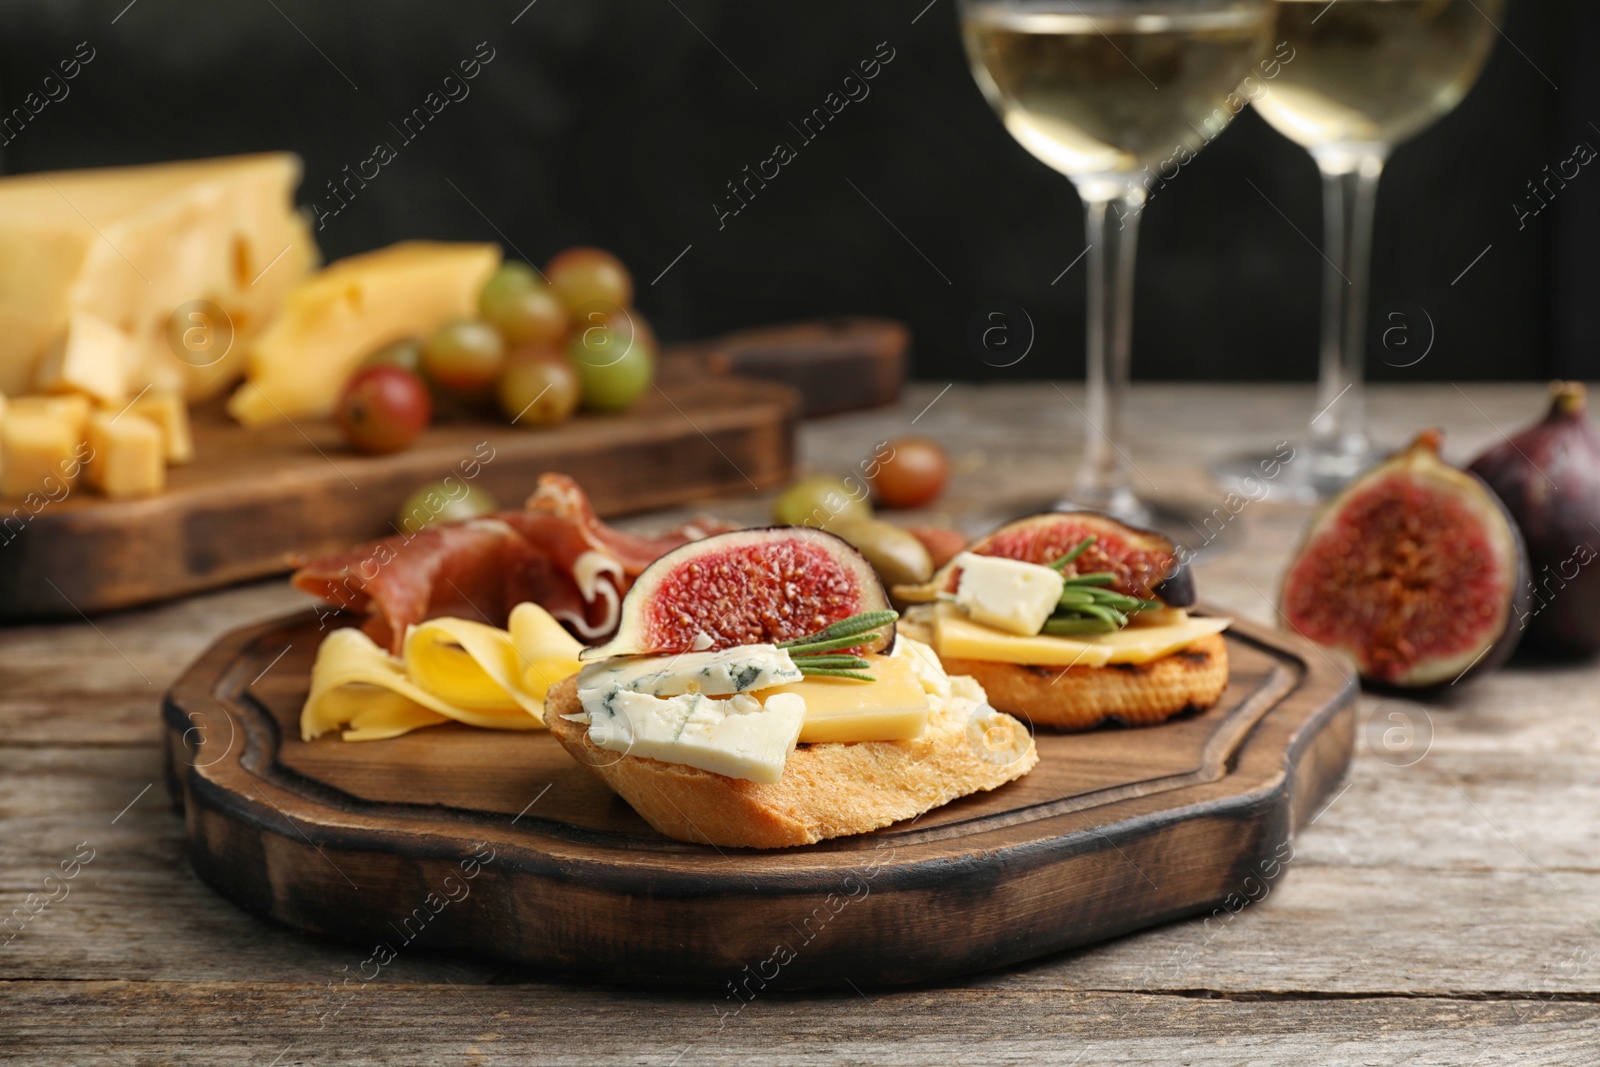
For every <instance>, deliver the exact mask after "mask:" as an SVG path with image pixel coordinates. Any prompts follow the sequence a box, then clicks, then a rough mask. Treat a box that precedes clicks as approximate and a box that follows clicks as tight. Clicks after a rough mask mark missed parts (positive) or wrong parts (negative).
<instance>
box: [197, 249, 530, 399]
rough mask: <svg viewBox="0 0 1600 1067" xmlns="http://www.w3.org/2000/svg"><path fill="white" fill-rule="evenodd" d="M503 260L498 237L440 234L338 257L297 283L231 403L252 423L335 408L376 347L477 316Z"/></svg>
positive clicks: (252, 354) (257, 346) (259, 340)
mask: <svg viewBox="0 0 1600 1067" xmlns="http://www.w3.org/2000/svg"><path fill="white" fill-rule="evenodd" d="M499 265H500V249H499V248H498V247H497V246H495V245H487V244H441V243H437V242H432V241H406V242H402V243H400V244H396V245H390V246H389V247H388V248H382V249H379V250H378V251H376V252H367V253H365V254H363V255H359V256H351V257H349V258H348V259H341V260H339V261H338V262H336V263H333V264H330V265H329V266H328V267H327V268H326V269H325V270H322V271H319V272H318V273H316V274H314V275H312V276H311V277H310V278H308V279H306V280H305V282H303V283H302V284H300V285H298V286H296V287H295V289H294V291H293V292H292V293H290V294H289V296H288V299H287V300H286V302H285V303H284V307H283V310H282V312H281V313H280V314H279V316H278V317H277V319H275V320H274V321H273V323H272V325H271V326H270V327H268V328H267V330H266V332H265V333H263V334H262V335H261V336H260V337H258V338H257V339H256V341H255V343H254V344H253V345H252V346H251V348H250V369H249V381H247V382H246V383H245V384H244V385H242V386H240V387H239V390H238V391H237V392H236V393H234V394H233V397H232V399H231V400H229V402H228V411H229V412H230V413H231V414H232V415H233V417H234V418H236V419H238V420H239V421H240V422H242V423H244V424H245V425H246V426H264V425H267V424H269V423H273V422H279V421H282V420H283V419H286V418H287V419H298V418H302V417H317V416H321V415H326V414H328V413H329V412H330V411H332V410H333V403H334V400H336V399H337V398H338V395H339V391H340V390H341V389H343V388H344V383H345V381H346V380H347V379H348V378H349V377H350V374H351V372H353V371H354V370H355V368H356V365H357V364H358V363H360V362H361V360H362V358H363V357H365V356H366V355H367V354H368V353H370V352H371V351H372V350H373V349H375V348H379V347H381V346H382V345H385V344H388V343H389V342H391V341H398V340H400V339H401V338H404V337H408V336H411V335H415V334H427V333H431V332H432V331H433V330H434V329H436V328H437V327H439V326H440V325H442V324H443V323H445V322H446V321H448V320H450V319H453V318H459V317H462V316H467V315H472V314H475V313H476V311H477V307H478V293H479V291H480V290H481V289H482V288H483V283H484V282H485V281H486V280H488V277H489V275H490V274H492V273H494V270H495V268H496V267H498V266H499Z"/></svg>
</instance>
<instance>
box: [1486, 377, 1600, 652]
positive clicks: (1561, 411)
mask: <svg viewBox="0 0 1600 1067" xmlns="http://www.w3.org/2000/svg"><path fill="white" fill-rule="evenodd" d="M1550 395H1551V402H1550V411H1549V414H1547V415H1545V417H1544V418H1543V419H1542V420H1540V421H1539V422H1536V423H1534V424H1533V425H1532V426H1529V427H1528V428H1527V429H1525V430H1522V431H1520V432H1519V433H1516V434H1513V435H1512V436H1511V437H1509V438H1507V439H1506V440H1505V441H1503V442H1501V443H1500V444H1498V445H1495V446H1494V447H1492V448H1490V449H1489V450H1488V451H1486V452H1484V453H1483V455H1481V456H1479V457H1478V458H1477V459H1475V460H1473V461H1472V466H1471V468H1470V469H1471V470H1472V472H1473V473H1474V474H1476V475H1477V476H1478V477H1480V478H1482V479H1483V480H1484V481H1485V482H1487V483H1488V484H1489V487H1490V488H1491V489H1493V490H1494V491H1495V493H1496V495H1498V496H1499V497H1500V499H1501V500H1502V501H1503V502H1504V503H1505V505H1506V509H1507V510H1508V511H1510V512H1511V514H1512V517H1513V518H1515V519H1516V521H1517V525H1518V526H1519V527H1520V528H1521V530H1522V536H1523V540H1524V541H1526V542H1527V546H1528V559H1529V562H1530V564H1531V570H1532V576H1531V589H1530V590H1529V592H1530V593H1531V594H1532V595H1531V598H1530V600H1529V602H1528V607H1527V611H1526V613H1525V614H1523V615H1522V616H1521V617H1520V619H1519V620H1518V621H1517V623H1516V624H1515V625H1518V626H1521V627H1523V628H1524V629H1525V630H1526V635H1525V638H1526V641H1527V645H1528V647H1530V648H1538V649H1542V650H1544V651H1547V652H1557V653H1564V654H1569V655H1571V654H1577V655H1593V654H1594V653H1596V652H1600V562H1597V561H1596V556H1597V555H1600V436H1596V434H1595V431H1594V427H1593V426H1591V425H1590V424H1589V419H1588V416H1587V407H1588V404H1587V399H1586V397H1585V394H1584V388H1583V385H1582V384H1581V383H1579V382H1555V383H1553V384H1552V385H1551V387H1550Z"/></svg>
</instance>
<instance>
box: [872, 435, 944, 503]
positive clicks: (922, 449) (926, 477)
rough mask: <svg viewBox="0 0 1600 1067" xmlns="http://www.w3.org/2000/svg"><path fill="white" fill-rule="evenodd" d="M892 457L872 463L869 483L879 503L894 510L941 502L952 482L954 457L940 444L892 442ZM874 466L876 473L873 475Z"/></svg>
mask: <svg viewBox="0 0 1600 1067" xmlns="http://www.w3.org/2000/svg"><path fill="white" fill-rule="evenodd" d="M889 449H890V451H889V453H888V455H887V456H885V457H884V458H882V459H877V460H874V461H869V463H868V464H867V470H868V471H869V475H870V476H869V478H868V480H869V481H871V482H872V489H873V491H874V492H875V493H876V494H877V496H878V499H879V500H880V501H882V502H883V503H884V504H885V505H886V506H888V507H891V508H920V507H922V506H924V505H926V504H931V503H932V502H933V501H935V500H937V499H938V497H939V494H940V493H942V492H944V486H945V483H946V482H948V481H949V480H950V457H949V456H947V455H946V454H945V451H944V448H943V447H941V446H940V444H939V442H937V441H932V440H929V439H928V438H926V437H902V438H899V439H898V440H895V441H890V442H889ZM874 464H875V465H876V467H877V471H876V473H870V472H871V470H872V467H873V466H874Z"/></svg>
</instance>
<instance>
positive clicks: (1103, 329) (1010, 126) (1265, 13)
mask: <svg viewBox="0 0 1600 1067" xmlns="http://www.w3.org/2000/svg"><path fill="white" fill-rule="evenodd" d="M1275 14H1276V10H1275V5H1274V3H1273V2H1272V0H1064V2H1063V0H963V3H962V4H961V24H962V36H963V39H964V41H965V44H966V49H967V57H968V59H969V60H970V61H971V64H972V73H973V77H974V78H975V79H976V80H977V82H978V85H979V87H980V88H982V90H983V92H984V95H985V96H986V97H988V99H989V102H990V103H991V104H992V105H993V106H994V108H995V110H996V111H997V112H999V114H1000V117H1001V119H1002V120H1003V121H1004V122H1005V126H1006V129H1007V130H1008V131H1010V133H1011V135H1012V136H1013V137H1014V138H1016V139H1017V141H1018V142H1019V143H1021V144H1022V146H1023V147H1024V148H1026V149H1027V150H1028V151H1029V152H1031V153H1033V155H1034V156H1036V157H1037V158H1038V159H1040V160H1041V161H1043V162H1044V163H1046V164H1048V165H1049V166H1051V167H1053V168H1054V169H1056V170H1057V171H1059V172H1061V173H1062V174H1064V175H1066V176H1067V177H1068V178H1070V179H1072V181H1073V183H1074V184H1075V185H1076V186H1077V189H1078V195H1079V197H1080V198H1081V199H1082V201H1083V206H1084V214H1085V220H1086V224H1085V237H1086V239H1087V242H1088V245H1089V250H1088V276H1089V301H1088V348H1087V353H1088V393H1087V410H1086V412H1085V414H1086V416H1087V420H1088V423H1089V426H1088V430H1087V438H1086V444H1085V455H1084V461H1083V466H1082V467H1081V468H1080V470H1079V473H1078V478H1077V482H1076V484H1075V486H1074V487H1073V489H1072V491H1071V493H1070V496H1069V497H1068V498H1067V499H1066V500H1064V501H1062V503H1061V506H1063V507H1071V506H1077V507H1086V508H1094V509H1096V510H1100V511H1106V512H1109V513H1111V514H1113V515H1116V516H1118V517H1119V518H1123V519H1126V520H1128V521H1131V522H1148V521H1149V519H1150V514H1149V510H1148V509H1147V508H1146V507H1145V505H1144V504H1143V503H1141V502H1140V501H1139V499H1138V497H1137V496H1136V495H1135V493H1134V492H1133V488H1132V484H1131V482H1130V479H1129V476H1128V466H1129V461H1128V458H1127V452H1126V444H1125V441H1124V436H1123V406H1124V402H1125V398H1126V394H1127V385H1128V370H1129V368H1128V359H1129V336H1130V324H1131V317H1132V299H1133V264H1134V242H1135V235H1136V233H1137V227H1138V218H1139V213H1140V210H1141V208H1142V207H1143V205H1144V202H1145V200H1146V199H1147V197H1148V195H1149V188H1150V186H1151V184H1152V183H1153V181H1154V174H1155V172H1156V171H1157V170H1159V169H1160V168H1162V166H1163V164H1165V163H1167V162H1168V161H1172V162H1173V165H1175V166H1181V165H1182V164H1183V163H1184V162H1187V160H1188V159H1190V158H1192V157H1193V154H1194V153H1195V152H1196V151H1198V150H1199V149H1200V148H1201V147H1202V146H1203V145H1204V144H1205V143H1206V142H1207V141H1208V140H1210V139H1211V138H1212V137H1215V136H1216V135H1217V134H1218V133H1220V132H1221V131H1222V128H1223V127H1225V126H1226V125H1227V124H1228V122H1229V120H1230V119H1231V118H1232V117H1233V115H1234V114H1235V113H1236V111H1237V107H1230V106H1229V96H1230V94H1232V93H1233V92H1234V90H1235V89H1236V88H1237V87H1238V86H1239V84H1240V82H1241V81H1243V80H1244V78H1245V76H1246V75H1248V74H1249V73H1250V72H1251V70H1252V68H1253V66H1254V64H1255V63H1256V62H1257V60H1259V59H1260V57H1261V56H1262V54H1263V53H1264V51H1265V50H1266V47H1267V43H1268V41H1269V40H1270V33H1271V30H1272V26H1273V20H1274V16H1275ZM1241 106H1242V105H1241ZM1166 178H1167V179H1170V178H1171V175H1170V174H1168V175H1166Z"/></svg>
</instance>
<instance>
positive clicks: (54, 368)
mask: <svg viewBox="0 0 1600 1067" xmlns="http://www.w3.org/2000/svg"><path fill="white" fill-rule="evenodd" d="M132 360H133V343H132V341H131V339H130V338H129V337H128V335H127V334H125V333H123V332H122V331H121V330H119V329H117V328H116V327H115V326H113V325H111V324H110V323H109V322H106V321H105V320H104V319H100V318H97V317H96V316H94V315H90V314H88V313H87V312H81V311H80V312H79V313H77V314H76V315H73V316H72V320H71V322H69V323H68V325H67V333H66V336H65V337H63V338H62V339H61V340H60V341H58V342H56V344H55V345H54V346H52V347H51V349H50V351H49V352H48V353H47V354H46V355H45V358H44V362H42V363H40V364H39V372H38V375H37V377H36V379H35V382H34V384H35V385H37V386H38V387H39V388H40V389H42V390H44V391H45V392H47V393H84V394H87V395H88V396H91V397H93V398H94V399H96V400H98V401H100V402H101V403H102V404H120V403H122V401H123V400H124V399H125V397H126V392H127V384H128V374H129V371H130V370H131V369H132V367H131V366H130V364H131V363H132Z"/></svg>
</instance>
